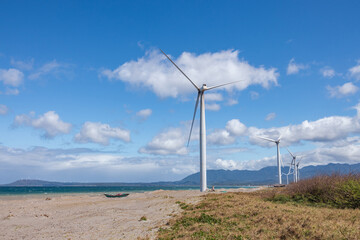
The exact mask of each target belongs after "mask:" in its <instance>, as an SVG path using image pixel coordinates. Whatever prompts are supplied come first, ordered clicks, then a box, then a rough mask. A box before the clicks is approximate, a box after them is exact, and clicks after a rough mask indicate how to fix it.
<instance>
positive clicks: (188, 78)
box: [160, 49, 200, 91]
mask: <svg viewBox="0 0 360 240" xmlns="http://www.w3.org/2000/svg"><path fill="white" fill-rule="evenodd" d="M160 51H161V52H162V53H163V54H164V55H165V56H166V57H167V59H169V60H170V62H172V64H174V66H175V67H176V68H177V69H178V70H179V71H180V72H181V73H182V74H183V75H184V76H185V77H186V78H187V79H188V80H189V81H190V82H191V83H192V85H194V87H195V88H196V89H197V90H198V91H200V88H199V87H198V86H196V84H195V83H194V82H193V81H191V79H190V78H189V77H188V76H186V74H185V73H184V72H183V71H182V70H181V69H180V68H179V67H178V65H176V64H175V63H174V62H173V60H171V58H169V56H168V55H166V53H164V52H163V50H161V49H160Z"/></svg>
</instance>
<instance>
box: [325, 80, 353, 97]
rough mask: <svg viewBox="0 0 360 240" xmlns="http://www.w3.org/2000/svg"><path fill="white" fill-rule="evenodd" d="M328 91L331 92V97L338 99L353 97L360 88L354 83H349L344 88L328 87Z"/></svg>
mask: <svg viewBox="0 0 360 240" xmlns="http://www.w3.org/2000/svg"><path fill="white" fill-rule="evenodd" d="M326 89H327V90H328V91H329V94H330V97H337V98H341V97H346V96H349V95H353V94H355V93H356V92H357V91H359V88H358V87H357V86H355V85H354V84H353V83H352V82H347V83H345V84H344V85H342V86H335V87H331V86H327V87H326Z"/></svg>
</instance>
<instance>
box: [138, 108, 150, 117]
mask: <svg viewBox="0 0 360 240" xmlns="http://www.w3.org/2000/svg"><path fill="white" fill-rule="evenodd" d="M151 114H152V110H151V109H150V108H147V109H142V110H140V111H138V112H137V113H136V116H138V117H140V118H143V119H147V118H148V117H150V115H151Z"/></svg>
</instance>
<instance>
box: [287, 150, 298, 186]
mask: <svg viewBox="0 0 360 240" xmlns="http://www.w3.org/2000/svg"><path fill="white" fill-rule="evenodd" d="M286 149H287V151H288V152H289V153H290V155H291V157H292V160H291V165H290V168H292V169H294V174H293V175H294V182H296V181H297V171H296V166H295V163H296V156H295V155H294V154H292V153H291V152H290V150H289V149H288V148H286ZM289 172H290V170H289Z"/></svg>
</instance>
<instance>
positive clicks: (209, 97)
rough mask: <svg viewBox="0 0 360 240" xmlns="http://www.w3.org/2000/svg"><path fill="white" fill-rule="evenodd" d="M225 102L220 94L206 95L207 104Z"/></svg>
mask: <svg viewBox="0 0 360 240" xmlns="http://www.w3.org/2000/svg"><path fill="white" fill-rule="evenodd" d="M222 100H223V96H222V95H221V94H220V93H206V94H205V101H207V102H211V101H214V102H216V101H217V102H218V101H222Z"/></svg>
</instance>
